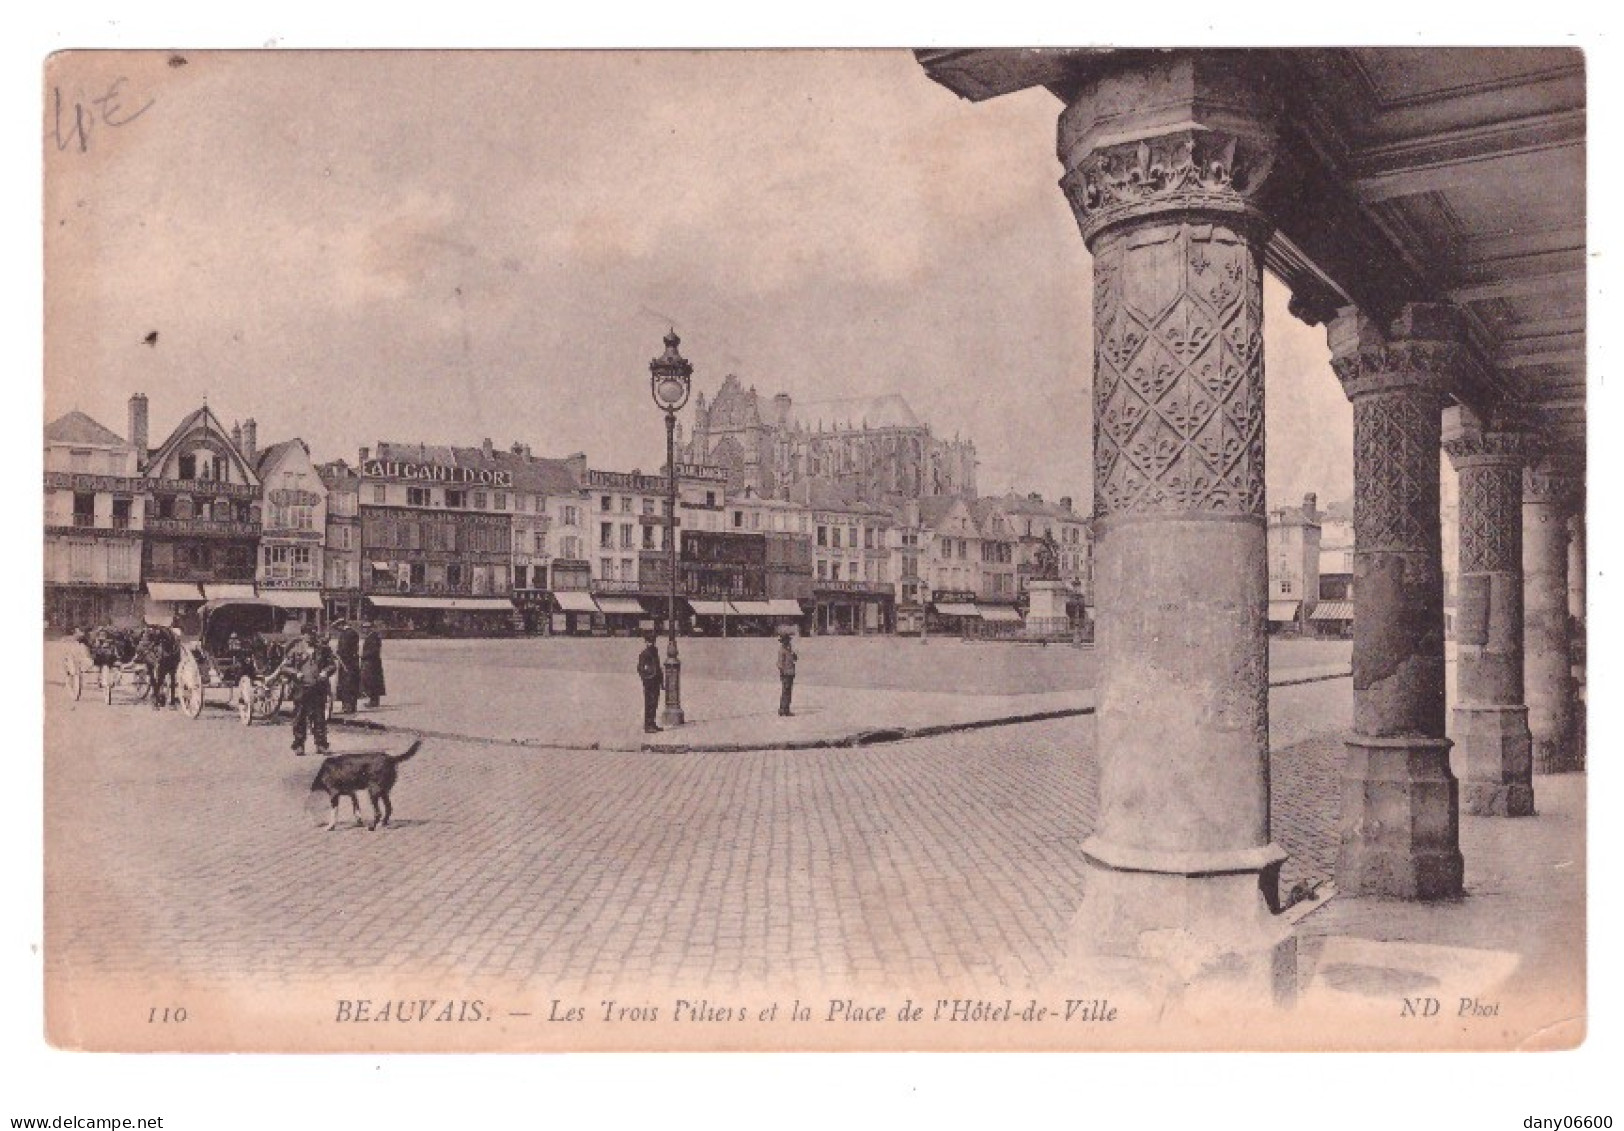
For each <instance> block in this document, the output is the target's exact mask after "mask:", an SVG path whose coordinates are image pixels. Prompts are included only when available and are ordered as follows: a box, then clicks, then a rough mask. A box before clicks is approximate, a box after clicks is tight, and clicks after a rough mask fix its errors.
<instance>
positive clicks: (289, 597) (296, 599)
mask: <svg viewBox="0 0 1624 1131" xmlns="http://www.w3.org/2000/svg"><path fill="white" fill-rule="evenodd" d="M260 596H261V597H263V598H265V599H266V600H267V601H269V602H270V603H271V604H273V605H280V606H281V607H282V608H284V609H319V608H321V607H322V605H321V594H320V593H317V592H315V591H314V590H311V589H267V590H265V591H264V592H262V593H261V594H260Z"/></svg>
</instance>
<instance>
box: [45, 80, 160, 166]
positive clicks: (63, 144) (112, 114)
mask: <svg viewBox="0 0 1624 1131" xmlns="http://www.w3.org/2000/svg"><path fill="white" fill-rule="evenodd" d="M128 81H129V80H128V79H126V78H124V77H123V76H122V75H121V76H119V77H118V78H116V79H114V80H113V81H112V82H111V83H110V84H108V87H107V93H105V94H103V95H102V96H101V97H99V98H92V99H89V100H88V101H79V100H77V99H75V100H74V101H73V103H72V105H71V106H70V105H68V104H67V103H65V101H64V99H63V97H62V88H61V87H59V86H55V87H52V88H51V99H52V113H53V118H52V122H51V134H50V136H51V137H52V138H53V139H54V140H55V141H56V150H57V152H58V153H61V152H64V151H66V150H67V149H68V148H69V147H70V146H72V145H74V144H75V143H77V144H78V146H79V152H80V153H87V152H89V151H90V136H91V134H92V133H93V132H94V131H95V128H96V126H97V124H101V125H106V126H112V127H114V128H115V129H116V128H117V127H119V126H127V125H129V124H130V123H131V122H133V121H135V120H136V119H137V118H139V117H140V116H141V115H142V114H145V113H146V112H147V111H148V110H150V109H152V107H153V105H154V104H155V103H156V102H157V99H155V98H149V99H147V100H146V102H144V103H143V104H142V105H141V107H140V108H139V109H136V110H130V109H129V108H127V107H126V105H125V103H124V98H125V93H124V90H123V87H124V84H125V83H126V82H128Z"/></svg>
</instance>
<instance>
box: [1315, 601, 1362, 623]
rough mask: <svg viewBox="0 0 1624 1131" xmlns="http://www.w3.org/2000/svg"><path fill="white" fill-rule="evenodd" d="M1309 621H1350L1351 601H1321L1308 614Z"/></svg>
mask: <svg viewBox="0 0 1624 1131" xmlns="http://www.w3.org/2000/svg"><path fill="white" fill-rule="evenodd" d="M1308 619H1309V620H1352V619H1353V602H1352V601H1321V602H1320V603H1319V604H1318V605H1316V606H1314V611H1313V612H1311V613H1309V614H1308Z"/></svg>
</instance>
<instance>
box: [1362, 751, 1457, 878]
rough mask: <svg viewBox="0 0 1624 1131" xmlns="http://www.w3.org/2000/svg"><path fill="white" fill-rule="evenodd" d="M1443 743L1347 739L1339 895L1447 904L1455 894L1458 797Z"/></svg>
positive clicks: (1447, 754)
mask: <svg viewBox="0 0 1624 1131" xmlns="http://www.w3.org/2000/svg"><path fill="white" fill-rule="evenodd" d="M1450 746H1451V743H1450V741H1449V740H1448V739H1447V738H1367V737H1365V736H1363V735H1354V736H1352V737H1350V738H1349V739H1348V741H1347V750H1348V752H1347V759H1346V763H1345V765H1344V768H1343V778H1342V848H1341V851H1340V853H1339V854H1338V856H1337V863H1336V885H1337V888H1338V890H1339V891H1341V892H1342V893H1343V894H1345V895H1380V896H1391V897H1394V898H1397V899H1418V900H1430V899H1448V898H1451V897H1454V896H1458V895H1460V894H1461V892H1462V890H1463V880H1464V875H1465V862H1464V861H1463V860H1462V858H1461V854H1460V799H1459V794H1458V784H1457V783H1456V781H1455V775H1454V774H1452V773H1451V772H1450V770H1449V748H1450Z"/></svg>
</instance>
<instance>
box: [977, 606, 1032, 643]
mask: <svg viewBox="0 0 1624 1131" xmlns="http://www.w3.org/2000/svg"><path fill="white" fill-rule="evenodd" d="M976 612H977V613H979V614H980V615H981V631H980V633H979V635H981V636H983V637H1000V638H1002V637H1015V636H1020V635H1021V634H1022V631H1023V629H1024V628H1025V622H1024V621H1023V620H1022V619H1021V613H1020V610H1019V609H1017V608H1016V607H1015V606H1014V605H1013V604H1009V603H1002V602H992V601H986V600H981V601H977V602H976Z"/></svg>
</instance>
